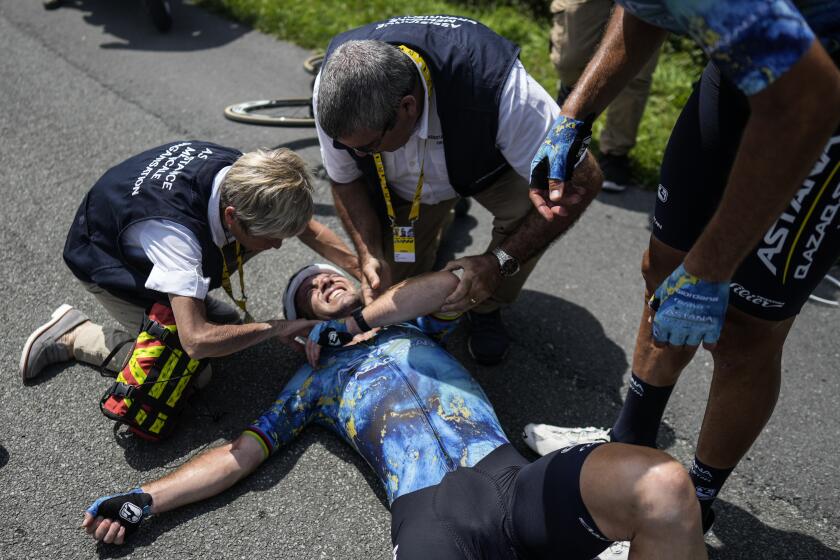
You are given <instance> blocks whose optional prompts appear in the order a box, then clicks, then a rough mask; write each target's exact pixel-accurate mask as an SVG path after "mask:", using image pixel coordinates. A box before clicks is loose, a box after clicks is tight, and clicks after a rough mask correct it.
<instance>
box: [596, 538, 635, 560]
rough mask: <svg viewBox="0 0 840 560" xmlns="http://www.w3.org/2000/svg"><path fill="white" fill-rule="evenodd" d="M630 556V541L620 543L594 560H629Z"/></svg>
mask: <svg viewBox="0 0 840 560" xmlns="http://www.w3.org/2000/svg"><path fill="white" fill-rule="evenodd" d="M629 556H630V541H618V542H614V543H612V544H611V545H610V547H609V548H608V549H607V550H605V551H604V552H602V553H601V554H599V555H598V556H596V557H595V558H593V559H592V560H627V558H628V557H629Z"/></svg>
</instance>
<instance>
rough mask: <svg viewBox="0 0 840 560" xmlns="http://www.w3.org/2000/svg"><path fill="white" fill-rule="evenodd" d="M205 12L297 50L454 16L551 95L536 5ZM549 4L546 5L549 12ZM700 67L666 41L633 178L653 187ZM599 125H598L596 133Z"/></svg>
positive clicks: (363, 5)
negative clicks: (388, 21)
mask: <svg viewBox="0 0 840 560" xmlns="http://www.w3.org/2000/svg"><path fill="white" fill-rule="evenodd" d="M197 3H198V4H199V5H201V6H204V7H206V8H209V9H212V10H215V11H217V12H220V13H222V14H224V15H226V16H227V17H230V18H233V19H236V20H238V21H241V22H244V23H246V24H249V25H251V26H253V27H254V28H256V29H259V30H260V31H263V32H265V33H268V34H271V35H274V36H275V37H278V38H280V39H284V40H287V41H291V42H294V43H296V44H298V45H300V46H302V47H306V48H311V49H323V48H325V47H326V45H327V43H329V41H330V39H331V38H332V37H333V36H334V35H336V34H338V33H340V32H342V31H345V30H347V29H351V28H353V27H358V26H360V25H364V24H366V23H370V22H372V21H377V20H381V19H385V18H388V17H391V16H395V15H406V14H412V15H423V14H452V15H461V16H467V17H472V18H475V19H478V20H480V21H481V22H482V23H484V24H485V25H487V26H489V27H490V28H492V29H493V30H495V31H496V32H498V33H499V34H501V35H503V36H505V37H507V38H508V39H510V40H512V41H514V42H516V43H517V44H519V46H520V47H521V49H522V54H521V59H522V63H523V64H524V65H525V67H526V68H527V69H528V71H529V72H530V73H531V75H532V76H534V78H535V79H537V80H538V81H539V82H540V83H541V84H542V85H543V87H545V88H546V90H548V91H549V93H551V94H552V95H553V94H554V93H556V75H555V72H554V68H553V66H552V65H551V62H550V61H549V59H548V33H549V29H550V26H551V23H550V20H549V18H548V15H547V13H542V12H541V11H540V10H541V7H542V4H540V3H538V2H535V1H534V0H462V1H460V2H458V1H453V0H450V1H444V0H414V1H412V2H408V1H406V0H390V1H385V0H309V1H303V2H289V1H282V0H197ZM547 4H548V2H545V5H546V6H547ZM700 68H701V66H700V62H699V59H698V55H697V51H696V50H694V49H692V48H690V47H689V46H688V43H686V42H684V41H679V40H672V41H669V42H668V43H667V44H666V45H665V50H664V52H663V55H662V57H661V58H660V62H659V66H658V68H657V70H656V73H655V74H654V82H653V89H652V92H651V98H650V101H649V102H648V107H647V110H646V112H645V118H644V120H643V121H642V125H641V128H640V131H639V136H638V142H637V146H636V148H635V149H634V151H633V152H632V154H633V157H634V160H635V162H634V166H635V170H636V174H637V175H638V177H639V179H640V180H641V181H642V182H643V183H644V184H645V185H649V186H650V185H655V184H656V182H657V177H658V170H659V163H660V161H661V158H662V152H663V150H664V149H665V143H666V142H667V139H668V135H669V134H670V131H671V128H672V127H673V125H674V121H675V120H676V118H677V115H678V114H679V110H680V108H681V107H682V104H683V103H684V102H685V100H686V99H687V97H688V94H689V92H690V90H691V83H692V81H693V80H695V79H696V77H697V76H698V75H699V69H700ZM600 127H601V123H600V122H599V123H596V126H595V129H596V133H597V132H598V131H599V130H600Z"/></svg>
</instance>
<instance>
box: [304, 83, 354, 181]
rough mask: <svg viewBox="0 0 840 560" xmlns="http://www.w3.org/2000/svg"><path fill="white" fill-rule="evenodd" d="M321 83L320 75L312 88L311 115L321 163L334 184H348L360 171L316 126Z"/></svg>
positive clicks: (346, 154)
mask: <svg viewBox="0 0 840 560" xmlns="http://www.w3.org/2000/svg"><path fill="white" fill-rule="evenodd" d="M320 83H321V74H320V73H319V74H318V75H317V76H315V83H314V84H313V86H312V114H313V115H315V130H316V131H317V132H318V142H319V143H320V144H321V161H323V162H324V169H325V170H326V171H327V175H329V177H330V179H332V180H333V181H335V182H336V183H349V182H350V181H355V180H356V179H358V178H359V177H361V176H362V170H361V169H359V166H358V165H356V161H355V160H354V159H353V158H352V157H350V154H348V153H347V151H346V150H339V149H338V148H336V147H335V146H333V139H332V138H330V137H329V136H327V134H326V133H325V132H324V131H323V129H322V128H321V125H320V124H318V112H317V111H318V109H317V108H318V85H319V84H320Z"/></svg>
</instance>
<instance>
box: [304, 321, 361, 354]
mask: <svg viewBox="0 0 840 560" xmlns="http://www.w3.org/2000/svg"><path fill="white" fill-rule="evenodd" d="M309 340H311V341H312V342H314V343H315V344H317V345H318V346H331V347H337V346H344V345H345V344H349V343H350V342H351V341H352V340H353V335H352V334H350V331H349V330H348V329H347V324H346V323H345V322H344V321H337V320H331V321H323V322H321V323H318V324H317V325H315V326H314V327H313V328H312V330H311V331H309Z"/></svg>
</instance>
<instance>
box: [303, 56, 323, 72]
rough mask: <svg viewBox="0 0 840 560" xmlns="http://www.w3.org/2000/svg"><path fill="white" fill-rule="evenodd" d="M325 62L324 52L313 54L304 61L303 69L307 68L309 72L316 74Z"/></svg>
mask: <svg viewBox="0 0 840 560" xmlns="http://www.w3.org/2000/svg"><path fill="white" fill-rule="evenodd" d="M323 62H324V53H318V54H313V55H312V56H310V57H309V58H307V59H306V60H304V61H303V69H304V70H306V73H307V74H312V75H313V76H314V75H315V74H317V73H318V70H320V69H321V63H323Z"/></svg>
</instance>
